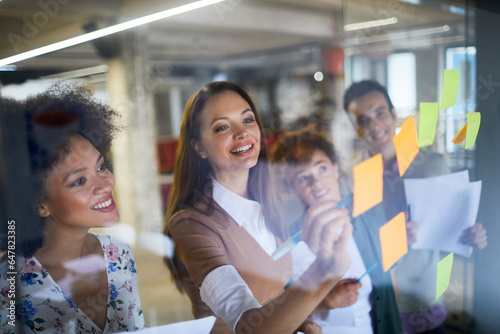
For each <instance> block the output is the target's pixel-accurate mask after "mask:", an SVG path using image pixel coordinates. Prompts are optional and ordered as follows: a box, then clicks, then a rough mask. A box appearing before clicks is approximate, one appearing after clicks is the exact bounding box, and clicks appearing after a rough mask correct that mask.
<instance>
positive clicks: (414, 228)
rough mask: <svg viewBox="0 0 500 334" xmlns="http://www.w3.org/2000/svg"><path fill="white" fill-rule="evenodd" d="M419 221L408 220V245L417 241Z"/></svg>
mask: <svg viewBox="0 0 500 334" xmlns="http://www.w3.org/2000/svg"><path fill="white" fill-rule="evenodd" d="M417 232H418V222H408V221H407V222H406V239H407V243H408V246H410V245H412V244H414V243H416V242H417Z"/></svg>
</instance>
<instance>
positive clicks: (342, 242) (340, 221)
mask: <svg viewBox="0 0 500 334" xmlns="http://www.w3.org/2000/svg"><path fill="white" fill-rule="evenodd" d="M340 230H341V233H340V235H339V231H340ZM344 230H345V231H344ZM351 231H352V225H351V224H350V218H349V217H338V218H337V219H335V220H334V221H332V222H330V223H329V224H326V225H325V226H324V228H323V230H322V231H321V234H320V235H318V238H321V240H320V243H319V247H320V248H319V250H318V254H319V255H320V256H322V257H323V258H331V257H332V256H334V255H335V253H336V252H342V251H343V250H345V249H346V246H347V241H348V239H349V237H350V235H351Z"/></svg>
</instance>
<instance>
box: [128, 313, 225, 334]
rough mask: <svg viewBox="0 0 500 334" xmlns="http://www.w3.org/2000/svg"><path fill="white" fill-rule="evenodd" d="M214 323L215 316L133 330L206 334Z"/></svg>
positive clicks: (142, 333)
mask: <svg viewBox="0 0 500 334" xmlns="http://www.w3.org/2000/svg"><path fill="white" fill-rule="evenodd" d="M214 323H215V317H206V318H201V319H196V320H190V321H183V322H176V323H173V324H168V325H163V326H156V327H150V328H146V329H143V330H140V331H135V332H134V334H170V333H172V334H178V333H183V334H184V333H185V334H208V333H210V331H211V330H212V327H213V326H214Z"/></svg>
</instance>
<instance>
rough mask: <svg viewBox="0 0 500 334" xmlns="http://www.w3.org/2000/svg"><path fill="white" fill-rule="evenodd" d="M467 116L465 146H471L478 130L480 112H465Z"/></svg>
mask: <svg viewBox="0 0 500 334" xmlns="http://www.w3.org/2000/svg"><path fill="white" fill-rule="evenodd" d="M465 116H467V123H466V124H467V135H466V136H465V148H466V149H468V148H471V147H472V146H474V143H475V142H476V138H477V134H478V132H479V125H481V113H478V112H473V113H468V114H465Z"/></svg>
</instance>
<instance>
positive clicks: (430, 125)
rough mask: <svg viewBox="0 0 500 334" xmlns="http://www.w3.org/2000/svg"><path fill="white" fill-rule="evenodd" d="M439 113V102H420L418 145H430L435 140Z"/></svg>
mask: <svg viewBox="0 0 500 334" xmlns="http://www.w3.org/2000/svg"><path fill="white" fill-rule="evenodd" d="M438 115H439V104H438V103H437V102H432V103H420V121H419V124H418V147H423V146H429V145H432V143H433V142H434V137H435V135H436V127H437V121H438Z"/></svg>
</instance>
